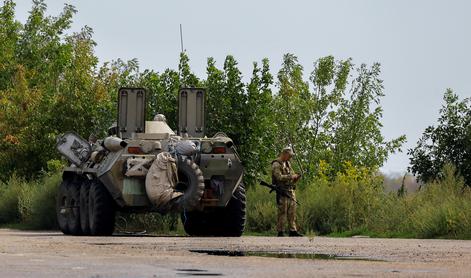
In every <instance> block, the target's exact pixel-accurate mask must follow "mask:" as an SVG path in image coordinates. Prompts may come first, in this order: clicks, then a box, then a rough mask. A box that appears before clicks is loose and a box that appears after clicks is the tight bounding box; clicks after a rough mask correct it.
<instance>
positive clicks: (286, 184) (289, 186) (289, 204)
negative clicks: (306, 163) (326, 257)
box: [271, 147, 302, 236]
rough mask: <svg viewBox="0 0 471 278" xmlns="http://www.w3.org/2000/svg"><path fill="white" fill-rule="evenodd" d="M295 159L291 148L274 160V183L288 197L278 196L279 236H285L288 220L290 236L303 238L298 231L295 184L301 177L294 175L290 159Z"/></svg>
mask: <svg viewBox="0 0 471 278" xmlns="http://www.w3.org/2000/svg"><path fill="white" fill-rule="evenodd" d="M291 157H293V151H292V150H291V148H289V147H287V148H284V149H283V151H282V152H281V154H280V156H279V157H278V158H277V159H276V160H273V162H272V163H271V166H272V183H273V184H274V185H275V186H277V187H278V188H279V189H280V190H283V191H284V192H286V193H287V195H288V196H290V197H289V198H288V197H287V196H283V195H281V194H276V204H277V206H278V223H277V227H276V228H277V230H278V236H284V233H283V231H284V228H285V220H286V218H287V219H288V226H289V236H302V235H301V234H299V233H298V231H297V229H296V195H295V193H294V190H295V183H296V182H297V181H298V180H299V178H300V177H301V176H300V175H299V174H296V173H294V171H293V168H291V163H290V159H291Z"/></svg>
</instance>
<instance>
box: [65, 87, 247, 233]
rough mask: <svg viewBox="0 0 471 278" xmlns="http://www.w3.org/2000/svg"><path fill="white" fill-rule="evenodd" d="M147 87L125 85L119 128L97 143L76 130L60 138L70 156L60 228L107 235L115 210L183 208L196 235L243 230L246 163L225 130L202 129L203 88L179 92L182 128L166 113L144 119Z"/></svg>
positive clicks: (186, 224) (184, 217)
mask: <svg viewBox="0 0 471 278" xmlns="http://www.w3.org/2000/svg"><path fill="white" fill-rule="evenodd" d="M145 94H146V92H145V90H144V89H140V88H123V89H120V91H119V107H118V111H119V115H118V125H117V127H116V128H114V129H113V130H114V132H116V134H111V135H110V136H109V137H106V138H105V139H103V140H97V141H95V142H88V141H86V140H84V139H83V138H81V137H80V136H78V135H77V134H75V133H73V132H72V133H66V134H64V135H62V136H61V137H60V138H58V145H57V149H58V150H59V152H60V153H61V154H62V155H63V156H64V157H66V158H67V159H68V160H69V161H70V162H71V166H70V167H67V168H65V169H64V173H63V182H62V184H61V186H60V190H59V196H58V198H57V199H58V203H57V217H58V222H59V225H60V227H61V230H62V231H63V232H64V233H65V234H74V235H109V234H111V233H112V232H113V228H114V218H115V213H116V212H117V211H126V212H158V213H161V214H166V213H180V214H181V215H182V221H183V224H184V227H185V229H186V230H187V232H188V233H189V234H190V235H196V236H198V235H202V236H203V235H204V236H207V235H212V236H240V235H241V234H242V232H243V229H244V225H245V188H244V186H243V184H242V177H243V167H242V164H241V160H240V157H239V156H238V154H237V151H236V148H235V146H234V144H233V142H232V140H231V139H230V138H228V137H227V136H226V135H225V134H224V133H218V134H216V135H214V136H213V137H211V138H207V137H206V136H203V135H204V90H202V89H194V88H192V89H182V90H181V91H180V94H179V97H180V100H179V127H178V134H176V133H174V132H173V131H172V129H171V128H170V127H169V126H168V125H167V124H166V122H165V120H164V117H163V116H161V115H160V116H159V117H156V119H155V120H154V121H144V115H145V111H143V109H144V107H146V103H145V101H146V100H145ZM189 113H190V114H191V115H190V114H189ZM223 220H224V221H223ZM221 223H222V224H221ZM195 227H198V228H195Z"/></svg>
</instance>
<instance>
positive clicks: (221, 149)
mask: <svg viewBox="0 0 471 278" xmlns="http://www.w3.org/2000/svg"><path fill="white" fill-rule="evenodd" d="M213 153H226V147H224V146H220V147H214V148H213Z"/></svg>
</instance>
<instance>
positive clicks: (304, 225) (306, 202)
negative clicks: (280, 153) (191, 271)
mask: <svg viewBox="0 0 471 278" xmlns="http://www.w3.org/2000/svg"><path fill="white" fill-rule="evenodd" d="M345 168H346V171H345V172H343V173H339V174H338V175H337V178H335V179H334V180H332V181H329V180H327V179H326V178H323V177H322V176H321V177H320V178H318V179H317V180H316V181H315V182H313V183H311V184H310V185H308V186H305V187H304V188H300V189H299V190H297V192H296V193H297V197H298V200H299V202H300V203H301V206H299V207H298V221H297V223H298V225H299V228H300V229H301V230H302V231H304V232H308V233H309V232H315V233H319V234H331V233H333V234H338V235H353V234H368V235H372V236H381V237H420V238H435V237H444V238H471V189H470V188H469V187H466V186H464V182H463V179H462V178H461V177H459V176H457V175H456V173H455V172H456V171H455V168H454V167H452V166H450V165H448V166H445V167H444V170H443V173H444V175H443V178H442V179H441V180H438V181H435V182H431V183H428V184H425V185H423V186H422V189H421V190H420V191H418V192H415V193H409V194H406V195H405V196H398V195H397V194H395V193H386V192H384V190H383V188H382V180H381V177H379V176H376V175H372V174H369V173H368V171H366V170H364V169H357V168H354V167H352V166H351V165H346V167H345ZM275 223H276V207H275V200H274V197H273V196H270V195H269V194H268V193H267V191H264V190H263V189H260V188H250V189H249V191H248V216H247V224H248V230H249V231H250V232H266V231H272V230H273V229H274V226H275Z"/></svg>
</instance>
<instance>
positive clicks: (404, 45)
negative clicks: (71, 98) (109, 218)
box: [16, 0, 471, 173]
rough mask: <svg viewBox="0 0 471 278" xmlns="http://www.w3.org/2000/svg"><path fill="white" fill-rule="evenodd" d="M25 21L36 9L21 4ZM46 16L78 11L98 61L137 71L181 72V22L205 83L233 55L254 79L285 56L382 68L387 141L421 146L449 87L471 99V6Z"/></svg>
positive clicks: (89, 5) (152, 4)
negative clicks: (259, 69) (134, 65)
mask: <svg viewBox="0 0 471 278" xmlns="http://www.w3.org/2000/svg"><path fill="white" fill-rule="evenodd" d="M16 2H18V3H17V8H16V10H17V17H18V19H19V20H21V21H22V22H24V20H25V19H26V18H27V16H28V11H29V9H30V7H31V2H30V1H29V0H18V1H16ZM46 2H47V4H48V7H49V9H48V14H52V15H57V14H59V13H60V11H61V10H62V7H63V4H64V2H67V3H70V4H73V5H74V6H75V7H76V8H77V9H78V14H77V15H76V16H75V19H74V24H73V28H72V30H73V31H77V30H79V29H80V28H81V27H82V26H84V25H88V26H90V27H92V28H93V30H94V31H95V36H94V39H95V41H96V42H97V44H98V45H97V47H96V54H97V56H98V57H99V58H100V62H104V61H109V60H113V59H117V58H122V59H125V60H126V59H132V58H137V59H138V60H139V63H140V66H141V68H150V69H154V70H156V71H162V70H164V69H165V68H167V67H170V68H176V67H177V63H178V54H179V52H180V36H179V24H180V23H181V24H183V36H184V46H185V49H186V50H187V52H188V53H189V56H190V59H191V66H192V69H193V70H194V71H195V73H196V74H197V75H198V76H200V77H205V66H206V59H207V57H209V56H212V57H214V58H215V59H216V60H217V61H218V62H219V65H221V63H222V61H223V60H224V57H225V56H226V55H227V54H232V55H234V56H235V57H236V59H237V60H238V62H239V65H240V69H241V71H242V72H243V74H244V75H245V76H246V77H248V76H250V74H251V68H252V62H253V61H260V60H261V59H262V58H264V57H267V58H269V59H270V61H271V65H272V71H273V73H276V71H277V70H278V69H279V66H280V63H281V58H282V55H283V54H284V53H287V52H291V53H294V54H296V55H297V56H298V57H299V61H300V62H301V63H302V64H303V66H304V68H305V70H306V71H307V72H311V71H312V69H313V62H314V61H315V60H316V59H318V58H319V57H322V56H326V55H334V56H335V57H336V58H338V59H345V58H348V57H351V58H353V61H354V63H356V64H360V63H367V64H371V63H373V62H380V63H381V64H382V70H383V74H382V77H383V79H384V85H385V94H386V96H385V97H384V99H383V102H382V103H383V107H384V118H383V124H384V127H383V134H384V135H385V136H386V138H389V139H390V138H394V137H397V136H399V135H401V134H405V135H406V136H407V139H408V142H407V143H406V144H405V146H404V149H407V148H410V147H412V146H414V145H415V142H416V141H417V139H418V138H419V136H420V134H421V133H422V131H423V130H424V128H425V127H426V126H428V125H431V124H434V123H435V122H436V119H437V117H438V110H439V108H440V106H441V104H442V96H443V93H444V91H445V89H446V88H452V89H454V90H455V92H456V93H457V94H458V95H460V96H461V97H462V98H463V97H469V96H471V82H470V81H471V68H470V65H471V36H470V35H471V32H470V31H471V1H464V0H463V1H405V0H401V1H398V0H396V1H392V0H391V1H380V0H370V1H355V0H344V1H332V0H330V1H322V2H321V1H308V0H306V1H294V0H291V1H274V0H264V1H255V0H238V1H223V0H214V1H204V0H200V1H195V0H188V1H175V0H173V1H156V0H154V1H151V0H148V1H144V0H141V1H131V0H129V1H119V0H113V1H111V0H109V1H104V0H100V1H92V0H81V1H66V0H49V1H46ZM408 164H409V159H408V156H407V155H406V152H403V153H400V154H396V155H393V156H391V157H390V159H389V160H388V162H387V163H386V164H385V166H384V167H383V171H385V172H401V173H403V172H404V171H405V170H406V168H407V166H408Z"/></svg>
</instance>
